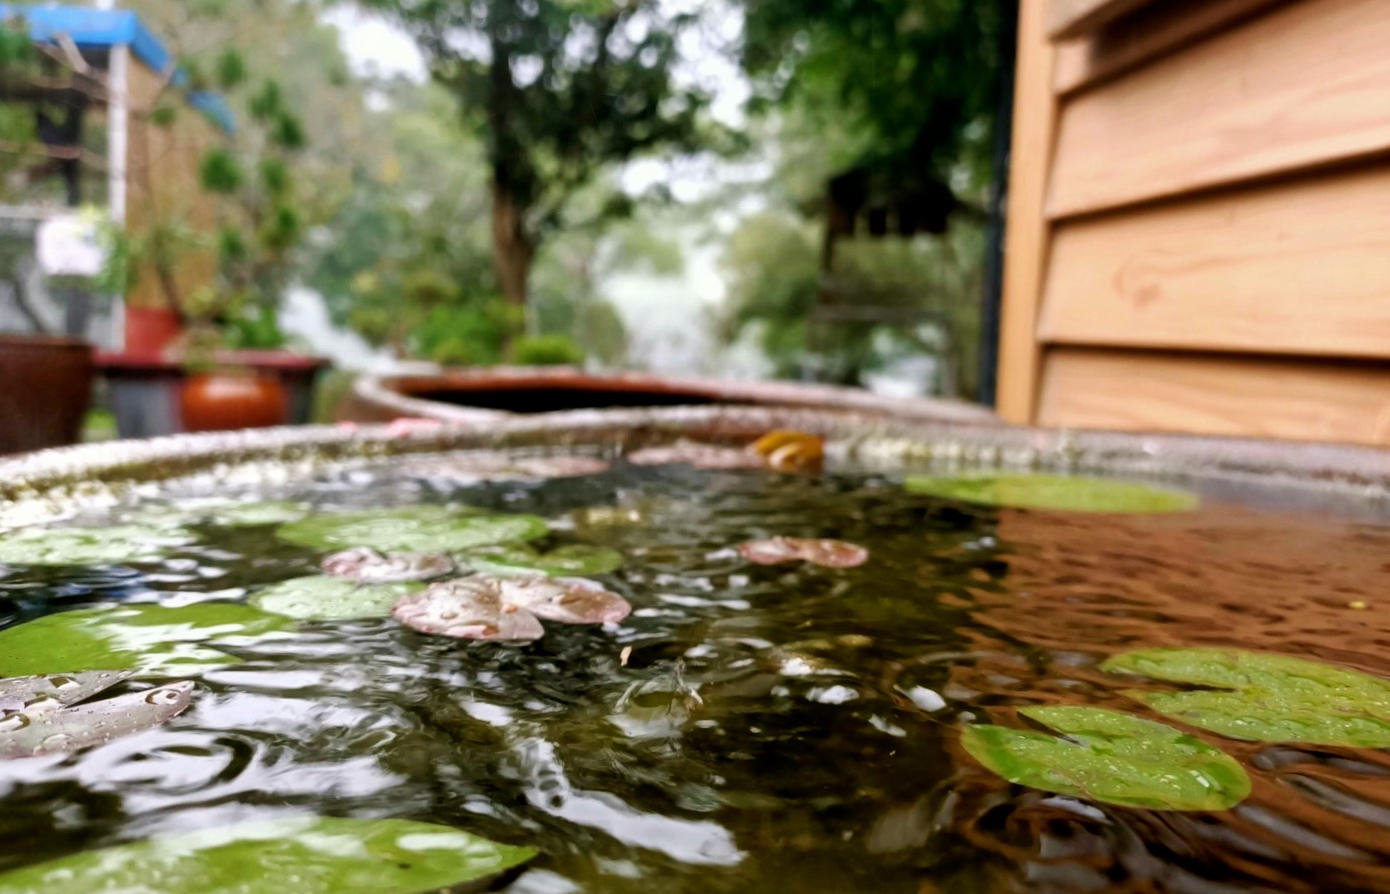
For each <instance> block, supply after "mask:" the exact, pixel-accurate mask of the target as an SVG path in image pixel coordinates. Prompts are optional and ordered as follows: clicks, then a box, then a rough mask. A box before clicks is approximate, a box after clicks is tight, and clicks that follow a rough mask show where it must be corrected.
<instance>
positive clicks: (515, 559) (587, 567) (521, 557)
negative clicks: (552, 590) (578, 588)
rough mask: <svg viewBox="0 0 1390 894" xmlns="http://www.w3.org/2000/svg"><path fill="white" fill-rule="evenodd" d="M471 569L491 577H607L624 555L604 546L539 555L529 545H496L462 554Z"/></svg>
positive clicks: (572, 547)
mask: <svg viewBox="0 0 1390 894" xmlns="http://www.w3.org/2000/svg"><path fill="white" fill-rule="evenodd" d="M461 558H462V560H463V562H464V564H466V565H467V566H468V567H469V568H472V569H473V570H475V571H483V572H486V573H488V574H504V575H505V574H528V575H533V574H537V573H539V574H544V575H547V576H550V577H561V576H569V575H575V574H608V573H609V572H611V571H617V570H618V569H619V568H621V567H622V565H623V557H622V554H621V553H619V552H617V551H616V550H611V549H608V548H607V547H603V546H590V545H588V544H583V543H580V544H572V545H570V546H562V547H560V548H558V549H553V550H551V551H550V552H548V553H539V552H537V551H536V550H535V549H533V548H531V547H529V546H511V547H507V546H493V547H487V548H484V549H480V550H474V551H472V552H469V553H467V554H465V555H463V556H462V557H461Z"/></svg>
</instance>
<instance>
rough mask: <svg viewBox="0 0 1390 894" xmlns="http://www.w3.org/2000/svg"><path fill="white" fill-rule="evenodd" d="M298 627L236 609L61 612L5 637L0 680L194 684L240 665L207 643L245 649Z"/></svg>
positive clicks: (204, 605) (0, 643) (222, 605)
mask: <svg viewBox="0 0 1390 894" xmlns="http://www.w3.org/2000/svg"><path fill="white" fill-rule="evenodd" d="M292 626H293V622H292V621H290V620H289V619H288V618H284V617H281V616H279V615H272V614H268V613H266V612H263V611H260V610H259V609H256V608H252V607H251V606H249V605H241V604H239V603H235V602H200V603H197V604H195V605H187V606H182V607H180V608H165V607H163V606H159V605H119V606H103V607H101V608H90V609H81V610H78V611H70V612H62V613H61V614H56V615H45V616H44V617H42V618H39V619H38V620H35V621H29V622H28V623H26V624H20V625H18V626H17V627H11V628H9V629H7V630H3V631H0V677H28V676H35V675H39V674H76V673H80V672H83V671H89V670H110V671H132V672H134V675H135V676H137V677H156V678H158V677H173V676H192V675H196V674H200V673H203V672H204V671H208V670H212V669H215V668H218V667H222V666H224V665H229V664H237V663H238V659H237V658H234V657H233V656H231V655H228V654H226V653H225V652H219V651H217V650H216V649H211V648H208V647H206V646H203V645H201V643H206V642H211V641H222V642H231V641H235V640H238V639H240V640H243V641H245V640H247V639H254V638H258V637H264V636H268V635H273V634H276V633H279V632H281V631H284V630H287V629H289V628H291V627H292Z"/></svg>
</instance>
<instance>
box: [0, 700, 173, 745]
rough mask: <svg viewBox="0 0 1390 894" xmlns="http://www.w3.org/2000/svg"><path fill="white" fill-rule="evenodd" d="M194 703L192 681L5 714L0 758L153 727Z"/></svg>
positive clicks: (1, 723) (1, 720) (91, 742)
mask: <svg viewBox="0 0 1390 894" xmlns="http://www.w3.org/2000/svg"><path fill="white" fill-rule="evenodd" d="M192 702H193V684H192V683H190V682H187V681H184V682H180V683H170V684H168V685H166V686H159V687H156V688H154V689H151V690H149V691H147V692H136V693H132V694H131V695H122V696H118V697H117V698H108V699H106V700H104V701H99V702H91V703H89V704H85V705H78V706H77V707H74V708H53V709H46V708H43V707H38V708H31V709H29V710H25V711H18V712H15V713H13V714H7V715H5V716H4V717H3V718H0V760H14V759H16V758H22V757H37V756H39V755H44V754H66V753H68V752H72V751H79V750H81V749H83V748H90V747H92V746H94V745H104V744H105V743H107V742H110V741H112V740H113V739H119V738H121V737H122V736H129V735H133V734H134V733H140V732H144V731H145V730H147V729H153V728H154V727H156V726H159V725H160V724H161V723H165V722H166V721H169V720H172V719H173V718H174V717H177V716H178V715H179V714H181V713H183V712H184V711H185V710H186V709H187V708H188V706H189V705H190V704H192Z"/></svg>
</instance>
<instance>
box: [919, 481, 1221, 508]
mask: <svg viewBox="0 0 1390 894" xmlns="http://www.w3.org/2000/svg"><path fill="white" fill-rule="evenodd" d="M904 485H905V486H906V487H907V489H908V490H909V491H910V492H912V493H914V494H927V495H929V496H933V497H942V498H944V499H949V500H963V501H965V502H967V503H980V504H982V505H985V506H1008V507H1013V508H1017V509H1052V510H1057V511H1064V512H1186V511H1189V510H1191V509H1195V508H1196V506H1197V503H1198V499H1197V496H1196V494H1192V493H1188V492H1187V491H1181V490H1169V489H1165V488H1160V487H1154V486H1153V485H1150V484H1140V483H1138V482H1133V481H1116V480H1113V479H1109V478H1085V477H1080V476H1071V475H1031V474H1026V473H1000V474H997V475H963V476H959V477H945V478H939V477H933V476H930V475H912V476H909V477H908V478H907V480H906V481H905V482H904Z"/></svg>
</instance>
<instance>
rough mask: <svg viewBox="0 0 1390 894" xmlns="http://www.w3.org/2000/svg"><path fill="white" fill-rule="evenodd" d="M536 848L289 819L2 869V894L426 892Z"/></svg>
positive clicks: (430, 831) (383, 826)
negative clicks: (103, 893)
mask: <svg viewBox="0 0 1390 894" xmlns="http://www.w3.org/2000/svg"><path fill="white" fill-rule="evenodd" d="M535 855H536V852H535V851H534V850H532V849H531V848H523V847H510V846H507V845H503V844H497V843H495V842H492V841H488V840H486V839H483V838H478V837H476V836H474V835H469V834H468V833H466V832H461V831H459V830H457V829H452V828H449V827H448V826H437V825H432V824H428V823H417V822H410V821H407V820H395V819H388V820H362V819H340V818H329V817H292V818H287V819H279V820H272V821H269V822H260V823H254V824H248V825H241V826H233V827H230V828H223V829H210V830H207V831H202V832H192V833H181V834H177V835H166V836H161V837H159V838H153V839H150V840H148V841H139V842H134V843H131V844H122V845H117V846H116V847H111V848H105V849H102V850H91V851H82V852H80V853H76V854H73V855H71V856H68V857H61V858H59V859H57V860H50V861H48V862H46V863H39V864H37V865H34V866H27V867H24V868H23V869H16V870H12V871H10V872H7V873H4V874H3V875H0V894H90V892H96V891H109V892H117V891H130V892H135V891H139V892H141V894H192V892H199V894H288V892H293V894H341V892H349V891H371V892H373V894H423V892H427V891H437V890H440V889H444V888H453V887H455V886H458V885H462V884H465V883H467V882H475V881H481V880H484V879H488V878H492V877H496V876H499V875H501V874H503V873H505V872H507V871H508V870H511V869H513V868H515V867H517V866H521V865H522V864H524V863H526V862H527V861H529V860H531V859H532V858H533V857H535Z"/></svg>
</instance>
